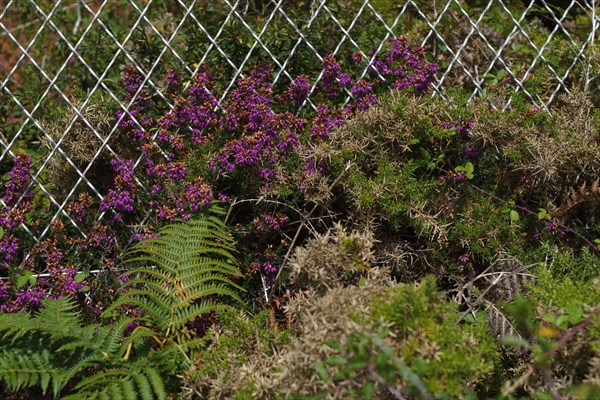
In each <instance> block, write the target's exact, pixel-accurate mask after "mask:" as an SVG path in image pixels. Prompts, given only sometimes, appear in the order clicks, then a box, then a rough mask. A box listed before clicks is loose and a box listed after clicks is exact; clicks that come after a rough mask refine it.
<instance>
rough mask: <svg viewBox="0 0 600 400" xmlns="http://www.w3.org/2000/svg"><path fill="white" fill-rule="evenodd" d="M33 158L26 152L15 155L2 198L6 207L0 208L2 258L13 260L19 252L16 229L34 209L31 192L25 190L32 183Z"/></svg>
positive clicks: (0, 255) (0, 257) (0, 249)
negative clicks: (2, 233) (2, 232)
mask: <svg viewBox="0 0 600 400" xmlns="http://www.w3.org/2000/svg"><path fill="white" fill-rule="evenodd" d="M31 164H32V162H31V158H30V157H29V156H28V155H27V154H26V153H20V154H18V155H17V156H16V157H15V160H14V164H13V167H12V169H11V171H10V174H9V179H8V181H7V182H6V185H5V193H4V195H3V196H2V200H3V201H4V203H5V204H6V209H4V210H0V227H2V228H3V230H4V235H3V236H2V238H0V260H1V259H3V260H4V261H12V260H14V259H15V258H16V257H17V256H18V253H19V243H18V240H17V238H16V236H15V234H14V231H15V230H16V229H17V228H18V227H19V225H21V224H24V223H26V222H27V217H26V214H27V213H28V212H29V211H31V209H32V195H31V192H27V193H26V192H25V191H26V190H27V187H28V186H29V185H30V184H31V176H30V173H29V170H30V169H31Z"/></svg>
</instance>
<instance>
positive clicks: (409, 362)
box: [0, 1, 600, 400]
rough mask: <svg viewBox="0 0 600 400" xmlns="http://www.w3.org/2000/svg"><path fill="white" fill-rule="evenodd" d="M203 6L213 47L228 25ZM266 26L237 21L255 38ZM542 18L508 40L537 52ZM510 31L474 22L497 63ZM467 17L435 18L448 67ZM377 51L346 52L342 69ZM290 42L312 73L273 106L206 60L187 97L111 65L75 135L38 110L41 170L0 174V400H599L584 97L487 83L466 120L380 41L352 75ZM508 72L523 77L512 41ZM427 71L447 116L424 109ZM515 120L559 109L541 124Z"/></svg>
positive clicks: (591, 130)
mask: <svg viewBox="0 0 600 400" xmlns="http://www.w3.org/2000/svg"><path fill="white" fill-rule="evenodd" d="M46 3H47V2H40V5H39V6H38V7H41V9H40V10H41V11H43V10H44V9H45V7H46V6H47V5H48V4H46ZM91 3H93V2H91ZM116 3H117V2H115V4H116ZM203 3H204V2H203ZM206 3H207V4H205V5H206V10H205V13H206V15H205V18H206V20H207V26H209V27H210V29H213V28H215V27H216V26H219V24H222V23H223V22H224V21H225V20H224V17H223V15H224V14H223V13H222V12H220V11H222V10H220V9H219V6H216V5H213V4H209V3H210V2H206ZM250 3H253V4H252V5H250ZM290 3H294V4H295V3H298V4H295V6H296V7H295V8H294V10H295V12H297V13H302V12H306V11H309V10H310V7H313V5H312V4H311V2H296V1H290ZM347 3H348V4H351V5H353V4H354V3H355V2H353V1H348V2H347ZM373 3H375V5H376V6H381V4H379V3H385V4H387V3H386V2H383V1H382V2H377V1H373ZM471 3H472V4H471ZM476 3H477V2H470V3H469V5H465V7H467V8H468V7H473V9H475V8H476V7H477V4H476ZM236 4H237V3H236ZM86 7H88V6H86ZM93 7H96V5H93ZM149 7H150V6H149ZM269 7H270V3H269V2H262V1H256V2H249V5H248V7H247V8H248V9H247V10H246V11H247V12H248V13H249V15H253V16H255V17H256V20H257V22H256V21H255V22H256V23H259V22H260V21H261V19H262V18H264V15H267V14H268V13H269V12H270V11H272V10H270V8H269ZM332 7H333V6H332ZM510 9H514V10H516V11H515V13H517V11H518V10H519V8H518V7H517V6H515V5H510ZM40 10H37V12H38V13H39V12H41V11H40ZM17 11H18V12H22V13H24V15H25V14H27V12H28V10H27V7H19V8H18V10H17ZM29 11H31V10H29ZM159 11H160V10H157V9H155V8H152V7H150V9H149V10H148V12H149V15H154V14H153V13H158V12H159ZM337 11H338V12H339V13H340V14H339V15H340V17H339V18H342V17H343V15H344V9H343V7H341V6H340V10H337ZM430 11H431V12H432V13H435V12H436V11H435V10H430ZM15 12H16V11H15ZM106 12H110V13H115V15H117V14H118V9H116V8H110V10H108V11H106ZM544 12H545V11H544V10H539V11H538V14H537V17H535V18H532V19H531V21H530V23H529V24H528V25H527V27H528V29H529V34H530V35H531V40H532V41H533V42H534V43H537V42H538V41H539V39H540V37H542V36H543V35H542V33H541V32H544V31H545V30H547V29H550V28H548V27H546V26H545V25H544V24H545V23H547V22H548V21H545V20H544V18H543V16H544V15H545V14H544ZM505 14H506V13H503V12H502V11H499V10H497V9H493V10H491V11H490V12H489V15H486V16H485V18H483V22H482V29H487V30H489V32H487V34H486V35H487V36H489V37H490V38H491V40H492V42H493V43H492V45H493V46H496V45H501V44H502V37H503V36H502V35H503V32H502V29H503V28H502V26H503V25H502V24H503V23H504V22H506V21H507V18H509V17H508V16H507V15H505ZM111 15H112V14H111ZM336 15H338V14H336ZM382 15H383V17H384V18H388V17H389V16H390V15H393V10H391V11H390V12H389V15H388V13H382ZM534 15H536V14H534ZM176 17H177V15H176V12H174V13H168V14H165V16H164V21H163V22H164V24H163V25H161V27H160V28H161V30H160V32H162V33H164V32H172V31H174V29H175V28H174V26H173V21H175V20H176V19H177V18H176ZM221 17H223V18H221ZM461 18H462V17H461V15H460V14H459V13H458V10H455V7H449V8H448V12H447V14H445V16H444V18H443V19H440V21H439V24H440V26H439V30H440V32H445V31H447V39H446V40H447V42H448V43H460V42H461V41H462V39H463V38H464V37H465V36H466V35H468V32H464V31H463V30H453V29H452V28H453V26H454V25H453V24H456V23H458V21H459V20H460V19H461ZM569 21H574V22H573V24H575V25H574V26H575V27H577V26H578V25H577V24H578V23H587V22H588V21H587V20H586V19H585V16H583V15H576V14H574V15H570V16H569ZM313 22H314V24H316V25H317V26H321V25H324V24H325V21H320V20H317V21H313ZM550 22H552V21H550ZM123 23H125V22H123ZM483 27H485V28H483ZM309 28H310V26H309ZM426 28H427V27H426V26H425V25H424V23H422V22H419V20H415V21H412V23H411V24H408V25H407V27H406V31H407V32H408V33H410V34H411V35H412V37H413V38H414V37H419V35H423V34H424V29H426ZM278 29H279V30H285V29H284V28H281V27H279V28H277V29H275V30H274V31H272V30H268V31H266V33H265V38H264V40H265V41H270V42H273V44H274V45H277V46H279V48H280V50H281V57H284V56H285V55H286V54H290V52H291V51H293V50H292V47H293V43H288V42H286V41H285V34H284V33H285V32H279V31H278ZM378 29H379V28H369V27H368V26H367V25H365V26H364V27H360V32H359V33H357V37H358V39H357V40H358V41H359V44H360V46H367V45H374V44H378V43H379V42H378V41H376V40H375V39H374V38H377V36H378V35H379V34H381V32H380V31H379V30H378ZM571 33H572V36H571V35H566V36H564V37H561V36H559V35H557V36H555V37H554V39H553V40H552V41H551V43H550V42H549V43H548V44H547V46H548V49H549V51H551V57H548V60H546V61H547V65H546V66H548V65H550V68H552V70H553V71H555V72H556V71H558V73H561V71H562V72H564V70H565V69H566V68H569V66H568V63H567V61H566V59H567V58H568V57H567V56H566V53H567V51H566V50H564V48H563V46H562V45H563V44H564V43H566V42H565V41H567V39H568V40H571V39H573V38H574V37H577V35H581V34H582V33H581V32H579V31H578V30H577V29H575V28H573V29H572V32H571ZM73 34H74V35H75V36H77V35H78V33H77V30H75V31H74V33H73ZM137 34H138V33H136V35H137ZM139 34H140V35H141V36H140V37H138V36H136V35H134V38H136V39H135V40H134V41H133V42H132V43H131V44H130V46H132V51H135V52H139V53H144V52H146V53H147V55H152V54H153V52H154V51H157V49H160V48H161V43H162V42H161V39H160V35H159V34H158V32H154V31H143V32H141V33H139ZM310 34H311V35H315V36H316V37H311V40H312V41H315V42H318V43H320V45H322V46H323V49H319V50H323V52H324V53H323V54H327V55H326V56H324V57H322V59H320V60H318V61H316V62H314V60H312V59H311V57H314V54H312V55H310V57H309V55H308V54H305V53H303V52H307V51H308V50H307V49H303V50H300V53H301V54H300V56H302V55H305V56H306V57H304V58H303V57H300V56H299V57H298V58H297V59H298V60H297V61H294V62H293V63H292V64H291V65H290V66H289V69H287V71H289V73H293V74H294V76H291V77H289V78H290V79H289V82H287V81H286V82H284V81H283V80H279V81H278V79H279V76H280V75H279V74H278V73H277V66H274V65H273V64H272V63H270V62H264V59H266V60H269V58H268V57H263V59H261V56H259V55H257V56H256V57H257V59H256V60H254V59H252V60H251V61H256V62H255V63H254V64H252V66H249V67H248V68H246V69H245V70H244V74H243V75H242V76H240V77H239V79H237V81H235V83H232V84H231V90H230V91H228V90H227V89H226V88H227V87H228V84H229V79H230V78H231V76H230V75H231V74H230V73H231V72H232V71H230V65H225V66H223V63H219V62H218V60H212V59H207V60H205V61H206V62H205V63H203V64H202V65H200V66H198V67H197V68H196V70H195V71H194V73H193V74H190V75H188V74H187V73H188V72H190V71H186V70H184V69H182V68H179V66H178V65H177V62H175V61H174V60H170V61H169V62H168V63H165V64H169V65H168V66H165V65H161V66H160V67H159V68H158V70H159V73H160V74H161V76H162V77H161V78H153V79H155V80H156V82H153V83H152V84H149V83H148V82H147V81H146V80H145V78H144V74H143V71H141V70H140V69H139V65H135V64H129V65H125V62H123V63H121V65H122V70H121V71H120V74H121V75H120V78H119V81H120V83H118V84H117V83H111V85H112V84H114V85H118V86H119V87H118V89H115V91H114V93H118V95H119V96H120V97H119V96H114V95H110V96H109V95H108V94H105V93H102V91H94V90H95V89H94V90H91V92H92V93H90V87H89V85H87V86H86V84H83V85H82V87H81V88H79V89H77V90H74V91H73V93H70V94H69V95H70V96H72V97H73V99H74V100H73V101H74V103H76V104H83V103H84V102H86V103H87V107H85V108H84V110H83V111H82V116H83V117H84V118H85V121H86V122H84V120H83V119H82V120H78V119H77V118H76V114H78V112H76V111H75V110H74V109H72V108H70V107H62V106H59V107H54V108H52V107H49V108H48V109H47V110H45V111H47V112H46V113H44V117H43V119H42V120H41V121H40V125H41V126H42V127H43V128H44V129H45V130H47V132H48V135H45V136H43V137H40V138H39V139H40V140H39V141H38V143H37V146H38V147H36V146H35V145H34V144H33V142H35V141H34V140H33V139H34V135H35V133H33V132H29V133H23V136H22V138H24V139H23V142H22V143H21V144H20V145H19V146H21V149H22V151H20V152H16V153H15V156H14V157H13V158H11V159H10V160H9V161H4V160H2V164H1V165H0V168H1V172H2V173H3V174H4V175H3V177H2V182H3V185H2V188H1V189H0V196H1V199H2V205H3V206H2V208H1V209H0V251H1V253H0V275H2V276H4V277H6V279H2V280H0V311H1V313H0V335H1V337H2V340H1V341H0V397H2V398H7V399H11V400H12V399H28V398H34V397H35V398H44V399H46V398H49V399H50V398H52V399H54V398H55V399H78V398H98V399H105V398H106V399H112V398H124V399H136V398H142V399H163V398H173V399H175V398H177V399H198V398H208V399H238V400H242V399H256V398H260V399H298V400H300V399H306V400H307V399H341V398H351V399H355V398H356V399H358V398H360V399H389V398H394V399H405V398H411V399H412V398H414V399H454V398H465V399H477V398H495V399H521V398H537V399H561V398H569V399H595V398H598V397H600V221H599V220H598V216H599V215H600V178H599V172H600V112H599V111H598V108H597V99H596V98H595V96H597V94H595V92H594V90H592V88H590V87H586V85H584V84H582V83H581V82H579V81H577V80H576V78H573V76H576V74H572V75H571V78H570V80H568V81H564V82H561V85H563V86H564V87H563V88H562V90H560V93H556V92H554V89H555V86H554V83H553V80H554V77H555V75H552V76H550V75H549V74H548V73H547V71H546V70H542V71H541V72H540V73H539V74H537V75H535V76H532V77H531V78H530V79H527V80H524V81H523V82H522V90H521V92H520V93H516V94H515V93H513V92H512V91H511V90H508V89H507V85H506V82H507V79H508V80H509V79H510V77H507V76H506V72H504V73H503V72H502V71H505V70H504V69H500V70H490V71H487V72H486V74H487V75H486V77H487V78H486V79H487V86H486V91H485V93H479V94H480V95H481V96H479V97H475V98H473V96H472V94H473V90H475V91H477V90H478V89H477V88H473V87H471V86H470V83H469V82H468V81H464V80H463V79H464V76H462V75H459V74H457V73H456V70H453V69H452V67H453V66H452V65H448V60H450V59H452V54H450V53H449V51H448V48H446V46H444V45H443V44H440V43H434V45H433V46H432V48H428V49H425V48H422V47H419V46H416V45H415V42H414V39H410V38H409V37H408V36H400V37H397V38H394V39H393V40H391V41H390V42H389V43H388V44H386V46H385V47H382V48H381V49H380V50H381V51H379V52H377V53H375V52H373V53H371V55H372V56H373V57H372V60H371V59H369V57H366V55H365V54H362V53H361V52H360V51H354V52H352V51H347V49H342V50H340V51H339V53H338V54H334V53H333V52H332V51H331V50H332V49H331V48H328V47H327V43H328V38H327V37H326V35H325V36H323V35H324V34H323V33H322V32H321V33H319V30H317V29H315V28H314V27H313V29H311V30H310ZM331 34H332V35H338V34H339V35H341V33H340V32H339V31H334V32H332V33H331ZM203 35H205V33H203V32H200V31H198V30H197V29H195V28H188V29H187V30H186V31H185V35H184V36H183V41H179V42H177V41H174V42H173V43H172V45H173V47H174V48H176V49H179V51H181V53H182V54H185V57H186V59H188V58H187V57H189V59H197V58H199V57H198V56H199V55H200V57H201V55H202V54H204V53H203V52H204V51H205V50H206V47H207V46H209V45H210V44H209V43H207V42H206V40H205V38H203ZM247 35H248V32H247V29H246V28H245V27H243V26H241V25H240V24H239V23H237V22H236V23H231V24H230V25H227V26H226V27H225V28H223V36H222V37H221V38H220V39H219V40H221V42H220V43H221V44H222V46H223V49H224V51H227V52H231V54H235V55H238V56H240V54H246V53H244V52H243V51H242V50H244V49H245V47H247V46H248V41H247V40H245V39H248V37H247ZM567 36H568V37H567ZM103 37H104V34H102V33H101V34H99V39H98V40H101V39H102V38H103ZM237 37H239V38H241V39H239V40H238V39H235V40H234V39H233V38H237ZM142 38H144V40H146V43H145V44H144V43H141V40H142ZM494 38H496V39H497V40H496V41H494ZM248 40H250V39H248ZM278 40H279V41H280V42H277V41H278ZM573 40H574V39H573ZM371 42H373V43H371ZM190 43H199V44H198V45H197V46H192V45H191V44H190ZM478 44H479V45H478ZM469 46H470V47H466V48H465V51H464V54H463V55H462V56H461V59H460V63H462V64H465V65H467V70H469V71H470V72H471V73H476V72H477V70H470V69H469V68H470V67H471V66H473V67H474V66H475V65H477V64H480V63H481V62H482V60H486V59H488V58H489V57H490V51H491V50H490V49H489V47H487V45H486V43H484V42H477V41H474V42H470V43H469ZM60 48H61V46H58V47H57V49H58V50H60ZM184 49H187V50H184ZM58 50H57V51H58ZM63 50H64V49H63ZM246 50H247V49H246ZM0 51H2V48H0ZM32 51H35V49H32ZM595 51H596V50H595V49H594V48H591V49H588V52H587V53H586V56H588V57H589V59H590V60H594V59H595V58H594V57H595V56H596V58H597V55H596V54H595V53H594V52H595ZM506 52H507V57H508V58H511V59H512V60H513V61H514V62H515V63H517V64H518V63H519V62H520V61H522V59H523V58H526V57H527V54H528V53H527V49H526V48H525V47H524V43H523V42H521V41H519V40H517V39H514V42H511V43H510V45H508V44H507V46H506ZM146 53H144V54H146ZM492 53H493V52H492ZM83 54H87V53H86V52H85V51H83ZM106 56H107V55H106V54H104V53H102V52H101V53H100V54H98V60H97V62H98V63H101V62H102V60H103V59H104V57H106ZM262 56H265V55H264V54H262ZM240 57H241V56H240ZM508 58H507V59H508ZM146 60H148V58H146ZM236 61H240V60H237V59H236ZM259 61H260V62H259ZM7 62H9V61H7ZM367 62H370V63H371V65H370V67H368V68H367V69H365V70H364V69H363V68H365V66H366V65H367ZM99 65H101V64H99ZM592 67H593V68H596V67H597V65H595V64H593V63H592ZM81 68H82V67H81V66H80V65H76V66H75V67H74V68H73V69H72V71H71V74H73V76H78V75H79V74H83V75H85V71H83V72H82V70H81ZM576 68H579V66H578V67H576ZM363 72H364V73H363ZM440 72H443V73H444V76H445V78H444V79H448V80H449V82H451V83H449V84H448V87H449V88H450V89H449V90H448V91H447V92H446V93H445V95H444V97H442V96H432V95H431V93H432V90H433V89H432V85H433V84H434V83H435V82H436V79H437V77H439V76H440ZM579 72H581V73H582V74H583V73H584V72H585V71H579ZM588 72H589V71H588ZM109 75H110V74H109ZM113 78H114V80H115V82H116V78H117V76H116V75H115V76H113ZM488 78H489V79H488ZM582 82H583V80H582ZM585 82H588V81H587V80H586V81H585ZM88 83H89V82H88ZM152 85H157V86H158V87H157V88H151V86H152ZM452 87H454V89H452ZM567 87H568V91H567V90H566V89H567ZM153 89H156V90H153ZM19 90H23V91H31V92H35V87H32V85H31V84H30V82H23V86H22V87H20V88H19ZM88 95H89V96H90V98H89V100H86V99H87V98H88ZM532 97H535V98H549V97H554V98H555V99H554V101H553V102H552V104H551V105H550V106H549V107H548V109H542V108H540V107H538V106H536V105H534V104H532V101H531V100H532ZM501 104H509V106H507V107H506V109H504V110H502V109H501V107H499V105H501ZM125 105H126V106H125ZM0 106H1V105H0ZM20 117H22V116H19V115H18V113H13V114H11V120H12V121H15V120H16V119H18V118H20ZM7 121H8V120H5V121H2V122H3V125H2V126H0V129H2V132H1V133H2V135H3V136H2V137H4V135H6V137H9V138H11V140H12V138H13V137H14V136H12V135H15V134H16V132H15V131H14V126H13V127H12V128H10V129H3V128H6V127H8V124H9V123H8V122H7ZM71 122H72V123H71ZM88 124H89V125H92V126H93V127H94V129H91V128H92V127H91V126H88ZM65 126H67V127H68V129H67V130H66V131H64V129H65ZM112 127H114V132H112V133H111V131H112V130H113V129H112ZM58 142H60V146H59V147H60V149H59V148H58V147H57V146H56V144H57V143H58ZM65 161H66V163H65ZM41 163H46V164H45V167H44V168H42V170H41V172H40V173H39V174H37V173H36V171H38V170H37V168H38V167H39V164H41ZM81 171H85V176H82V175H83V174H82V172H81ZM83 178H85V179H83ZM36 179H37V180H38V181H42V182H43V185H41V186H39V185H37V184H36V183H37V182H36V181H35V180H36ZM40 187H44V188H46V189H48V190H50V191H52V193H53V195H54V196H55V197H53V199H58V200H60V201H61V202H62V201H64V202H65V207H64V209H63V210H58V211H57V210H56V209H55V208H54V205H53V204H52V203H51V202H50V200H48V198H47V197H46V196H44V194H43V193H41V189H40ZM61 211H62V212H61ZM50 221H52V222H51V223H50ZM32 232H33V233H35V235H33V234H31V233H32ZM36 235H39V236H36ZM34 236H36V239H34ZM37 237H39V239H37Z"/></svg>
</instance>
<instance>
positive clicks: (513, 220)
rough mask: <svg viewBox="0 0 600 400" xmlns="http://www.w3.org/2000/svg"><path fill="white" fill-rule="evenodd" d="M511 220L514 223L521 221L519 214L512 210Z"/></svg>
mask: <svg viewBox="0 0 600 400" xmlns="http://www.w3.org/2000/svg"><path fill="white" fill-rule="evenodd" d="M510 220H511V221H512V222H517V221H519V213H518V212H517V211H516V210H510Z"/></svg>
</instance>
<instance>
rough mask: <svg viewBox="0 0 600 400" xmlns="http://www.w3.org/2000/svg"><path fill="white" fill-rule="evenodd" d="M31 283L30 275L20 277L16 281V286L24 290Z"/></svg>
mask: <svg viewBox="0 0 600 400" xmlns="http://www.w3.org/2000/svg"><path fill="white" fill-rule="evenodd" d="M28 281H29V275H19V276H17V279H16V281H15V286H16V287H18V288H22V287H23V286H25V284H26V283H27V282H28Z"/></svg>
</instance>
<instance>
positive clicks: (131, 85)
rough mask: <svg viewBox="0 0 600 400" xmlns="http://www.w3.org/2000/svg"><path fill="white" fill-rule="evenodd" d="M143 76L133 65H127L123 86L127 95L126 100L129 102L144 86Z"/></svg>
mask: <svg viewBox="0 0 600 400" xmlns="http://www.w3.org/2000/svg"><path fill="white" fill-rule="evenodd" d="M142 82H143V79H142V76H141V75H140V74H139V73H138V71H137V70H136V69H135V67H134V66H133V65H127V66H126V67H125V70H124V71H123V84H124V85H125V90H126V91H127V95H126V96H125V100H126V101H129V100H131V99H132V98H133V95H134V94H135V93H136V92H137V91H138V90H139V88H140V86H141V85H142Z"/></svg>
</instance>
